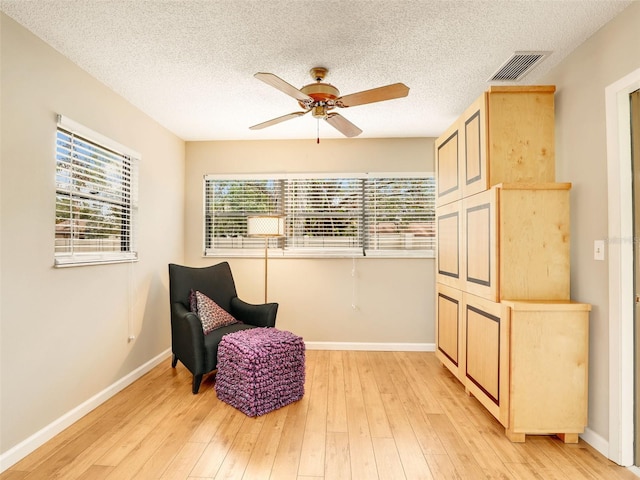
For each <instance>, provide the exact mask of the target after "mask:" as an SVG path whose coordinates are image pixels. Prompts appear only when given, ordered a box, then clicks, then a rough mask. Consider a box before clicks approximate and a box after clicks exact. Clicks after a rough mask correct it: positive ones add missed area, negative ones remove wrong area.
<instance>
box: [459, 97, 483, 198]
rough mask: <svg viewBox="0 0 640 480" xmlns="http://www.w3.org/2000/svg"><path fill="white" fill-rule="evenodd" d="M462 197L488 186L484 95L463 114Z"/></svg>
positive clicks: (478, 191)
mask: <svg viewBox="0 0 640 480" xmlns="http://www.w3.org/2000/svg"><path fill="white" fill-rule="evenodd" d="M463 119H464V131H463V132H464V135H463V141H462V144H463V146H464V147H463V150H464V151H463V152H462V159H463V160H464V161H463V168H462V171H463V178H464V182H463V185H462V195H463V197H468V196H469V195H473V194H476V193H480V192H482V191H484V190H486V189H487V188H488V187H489V181H488V176H487V169H488V162H487V142H486V138H487V137H486V135H487V131H486V109H485V96H484V95H482V96H481V97H480V98H478V100H476V101H475V102H474V103H473V104H472V105H471V106H470V107H469V108H468V109H467V110H466V111H465V113H464V114H463Z"/></svg>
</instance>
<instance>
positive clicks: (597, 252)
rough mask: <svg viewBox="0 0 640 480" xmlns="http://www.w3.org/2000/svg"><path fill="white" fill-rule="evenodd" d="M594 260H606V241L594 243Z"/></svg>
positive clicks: (595, 241)
mask: <svg viewBox="0 0 640 480" xmlns="http://www.w3.org/2000/svg"><path fill="white" fill-rule="evenodd" d="M593 259H594V260H604V240H594V242H593Z"/></svg>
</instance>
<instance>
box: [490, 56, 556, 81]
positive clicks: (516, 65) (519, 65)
mask: <svg viewBox="0 0 640 480" xmlns="http://www.w3.org/2000/svg"><path fill="white" fill-rule="evenodd" d="M550 53H551V52H514V54H513V55H512V56H511V58H510V59H509V60H507V61H506V62H505V63H503V64H502V66H501V67H500V68H499V69H498V71H496V73H494V74H493V75H492V76H491V78H490V79H489V80H488V81H489V82H504V81H515V80H520V79H521V78H522V77H524V76H525V75H526V74H527V73H529V72H530V71H531V70H533V69H534V67H536V66H537V65H538V64H539V63H540V62H542V60H544V59H545V58H546V57H548V56H549V54H550Z"/></svg>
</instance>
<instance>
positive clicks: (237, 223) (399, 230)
mask: <svg viewBox="0 0 640 480" xmlns="http://www.w3.org/2000/svg"><path fill="white" fill-rule="evenodd" d="M204 189H205V219H204V230H205V249H204V250H205V255H211V256H233V255H241V256H246V255H252V254H259V253H260V252H261V250H260V249H263V248H264V240H263V239H254V238H247V236H246V232H247V227H246V224H247V217H248V216H250V215H257V214H271V215H284V216H285V218H286V229H285V231H286V233H285V237H284V238H280V239H278V238H272V239H269V249H270V255H278V254H280V255H283V256H334V257H335V256H354V255H360V256H367V255H368V256H394V257H404V256H412V257H433V255H434V248H435V228H434V217H435V211H434V209H435V180H434V177H433V175H431V174H409V173H399V174H340V175H339V176H337V175H312V174H309V175H292V174H289V175H281V176H270V177H268V178H265V177H264V176H262V177H261V178H256V177H251V176H241V175H238V176H226V175H220V176H217V175H209V176H206V177H205V179H204ZM252 249H253V251H251V250H252Z"/></svg>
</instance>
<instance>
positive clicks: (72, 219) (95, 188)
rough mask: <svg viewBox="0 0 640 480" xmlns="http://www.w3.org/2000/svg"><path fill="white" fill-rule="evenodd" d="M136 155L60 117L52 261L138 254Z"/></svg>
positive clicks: (119, 259)
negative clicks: (136, 232) (53, 258)
mask: <svg viewBox="0 0 640 480" xmlns="http://www.w3.org/2000/svg"><path fill="white" fill-rule="evenodd" d="M139 157H140V156H139V155H138V154H136V153H135V152H133V151H131V150H130V149H128V148H126V147H124V146H121V145H119V144H118V143H116V142H114V141H113V140H110V139H108V138H105V137H103V136H101V135H100V134H98V133H96V132H93V131H91V130H90V129H88V128H86V127H84V126H82V125H80V124H77V123H76V122H73V121H72V120H70V119H68V118H65V117H62V116H59V117H58V128H57V134H56V218H55V265H56V266H71V265H86V264H96V263H112V262H122V261H133V260H136V259H137V253H136V248H135V230H136V221H137V218H136V216H137V168H138V165H137V164H138V159H139Z"/></svg>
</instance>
